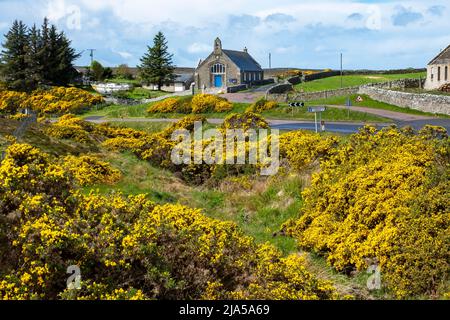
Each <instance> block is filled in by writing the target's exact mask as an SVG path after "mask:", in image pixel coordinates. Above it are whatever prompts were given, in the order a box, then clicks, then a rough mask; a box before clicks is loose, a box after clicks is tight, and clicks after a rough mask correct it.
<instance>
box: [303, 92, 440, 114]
mask: <svg viewBox="0 0 450 320" xmlns="http://www.w3.org/2000/svg"><path fill="white" fill-rule="evenodd" d="M358 96H361V97H362V98H363V101H361V102H358V101H356V99H357V97H358ZM348 98H350V100H351V102H352V106H357V107H367V108H374V109H383V110H389V111H395V112H402V113H408V114H416V115H423V116H436V115H435V114H433V113H428V112H422V111H419V110H414V109H409V108H402V107H398V106H394V105H392V104H388V103H384V102H380V101H376V100H373V99H371V98H370V97H369V96H366V95H357V94H355V95H351V96H350V97H347V96H342V97H333V98H328V99H320V100H315V101H309V102H308V104H310V105H337V106H345V105H346V103H347V99H348ZM350 110H351V109H350ZM438 116H442V117H447V116H445V115H438Z"/></svg>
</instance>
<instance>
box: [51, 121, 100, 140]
mask: <svg viewBox="0 0 450 320" xmlns="http://www.w3.org/2000/svg"><path fill="white" fill-rule="evenodd" d="M94 128H95V127H94V125H92V124H91V123H89V122H87V121H84V120H82V119H81V118H78V117H76V116H74V115H72V114H66V115H64V116H62V117H60V118H59V119H58V121H57V122H56V123H54V124H51V125H50V126H49V127H48V128H47V129H46V130H45V132H46V134H48V135H49V136H51V137H54V138H58V139H73V140H75V141H78V142H87V141H88V140H89V139H90V138H89V134H90V133H93V132H94Z"/></svg>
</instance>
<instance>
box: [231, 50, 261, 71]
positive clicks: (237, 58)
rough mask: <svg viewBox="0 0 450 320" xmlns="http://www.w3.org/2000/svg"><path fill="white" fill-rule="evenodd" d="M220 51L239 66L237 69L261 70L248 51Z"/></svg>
mask: <svg viewBox="0 0 450 320" xmlns="http://www.w3.org/2000/svg"><path fill="white" fill-rule="evenodd" d="M222 51H223V53H225V54H226V55H227V56H228V57H229V58H230V59H231V61H233V62H234V63H235V64H236V65H237V66H238V67H239V69H241V71H263V69H262V68H261V66H260V65H259V63H258V62H256V61H255V59H253V58H252V56H251V55H249V54H248V52H244V51H234V50H222Z"/></svg>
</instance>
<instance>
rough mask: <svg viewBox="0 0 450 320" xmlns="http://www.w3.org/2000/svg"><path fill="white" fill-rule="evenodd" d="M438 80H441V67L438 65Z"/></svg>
mask: <svg viewBox="0 0 450 320" xmlns="http://www.w3.org/2000/svg"><path fill="white" fill-rule="evenodd" d="M438 81H441V67H438Z"/></svg>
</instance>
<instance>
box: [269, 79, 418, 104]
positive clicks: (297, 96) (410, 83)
mask: <svg viewBox="0 0 450 320" xmlns="http://www.w3.org/2000/svg"><path fill="white" fill-rule="evenodd" d="M424 82H425V79H401V80H394V81H390V82H382V83H371V84H368V85H365V86H364V87H371V88H380V89H394V88H399V89H407V88H423V85H424ZM360 88H361V86H357V87H348V88H343V89H336V90H326V91H315V92H304V93H298V92H296V93H294V94H289V96H288V95H287V94H286V93H285V94H284V95H280V94H279V93H280V92H276V93H277V94H275V95H274V94H270V93H269V94H268V95H267V99H268V100H274V101H278V102H286V101H305V102H307V101H312V100H320V99H328V98H333V97H342V96H349V95H354V94H358V93H359V92H360Z"/></svg>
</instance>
